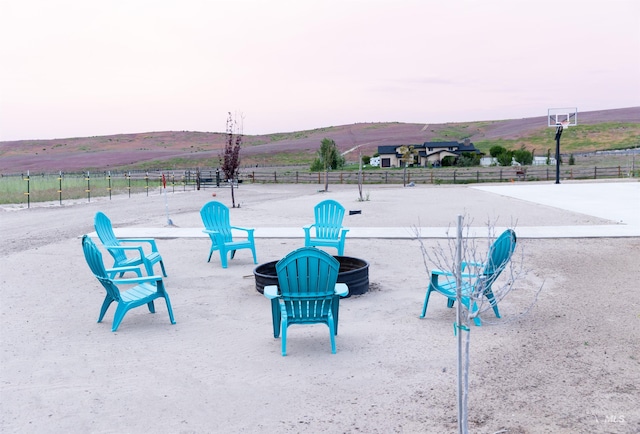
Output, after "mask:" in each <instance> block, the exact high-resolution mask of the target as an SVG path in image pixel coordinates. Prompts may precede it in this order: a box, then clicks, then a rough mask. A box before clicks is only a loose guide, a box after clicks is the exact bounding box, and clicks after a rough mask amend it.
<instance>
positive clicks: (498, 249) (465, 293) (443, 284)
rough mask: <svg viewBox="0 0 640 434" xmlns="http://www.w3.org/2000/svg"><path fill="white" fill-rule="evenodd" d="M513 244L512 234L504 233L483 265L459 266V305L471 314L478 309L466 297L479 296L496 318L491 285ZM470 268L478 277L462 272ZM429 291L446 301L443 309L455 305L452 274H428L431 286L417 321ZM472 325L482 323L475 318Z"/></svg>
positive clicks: (428, 293) (425, 302) (438, 271)
mask: <svg viewBox="0 0 640 434" xmlns="http://www.w3.org/2000/svg"><path fill="white" fill-rule="evenodd" d="M516 241H517V239H516V233H515V232H514V231H513V230H512V229H507V230H506V231H504V232H503V233H502V234H500V236H499V237H498V238H496V240H495V241H494V242H493V243H492V244H491V247H490V248H489V253H488V255H487V262H486V263H475V262H463V263H462V264H461V265H462V273H463V274H462V285H461V286H462V287H461V295H462V297H461V300H462V304H464V305H465V307H466V308H467V309H469V310H470V311H471V312H477V310H478V306H477V304H476V302H475V301H474V302H473V303H471V302H470V296H471V295H472V294H478V293H479V292H482V293H483V294H484V296H485V297H487V299H488V300H489V303H490V304H491V307H492V308H493V312H494V313H495V314H496V317H497V318H500V311H499V310H498V302H497V301H496V299H495V297H494V296H493V291H492V290H491V285H492V284H493V282H495V280H496V279H497V278H498V276H500V273H502V270H504V269H505V267H506V266H507V264H508V263H509V260H510V259H511V255H512V254H513V251H514V250H515V248H516ZM471 267H473V268H475V269H477V270H480V273H478V274H473V273H465V270H467V269H468V268H471ZM440 276H442V277H444V279H443V281H440V279H439V278H440ZM432 291H436V292H439V293H440V294H442V295H444V296H445V297H447V298H448V300H447V306H448V307H449V308H452V307H453V305H454V303H455V301H456V281H455V276H454V274H453V272H451V271H441V270H433V271H432V272H431V282H430V283H429V288H428V289H427V294H426V296H425V298H424V305H423V306H422V315H420V318H424V317H425V315H426V313H427V305H428V304H429V295H431V292H432ZM473 322H474V323H475V324H476V325H477V326H479V325H481V323H482V322H481V321H480V318H479V317H475V318H474V319H473Z"/></svg>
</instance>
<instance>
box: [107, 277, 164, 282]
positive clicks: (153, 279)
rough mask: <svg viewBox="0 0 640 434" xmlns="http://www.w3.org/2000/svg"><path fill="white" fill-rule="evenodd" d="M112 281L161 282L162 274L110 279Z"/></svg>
mask: <svg viewBox="0 0 640 434" xmlns="http://www.w3.org/2000/svg"><path fill="white" fill-rule="evenodd" d="M111 280H112V281H113V282H114V283H117V284H121V283H145V282H162V276H145V277H130V278H127V279H111Z"/></svg>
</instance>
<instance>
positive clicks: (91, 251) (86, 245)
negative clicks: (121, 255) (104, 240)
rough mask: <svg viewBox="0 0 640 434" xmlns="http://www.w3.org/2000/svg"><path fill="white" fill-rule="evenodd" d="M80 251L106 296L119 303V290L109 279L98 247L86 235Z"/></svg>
mask: <svg viewBox="0 0 640 434" xmlns="http://www.w3.org/2000/svg"><path fill="white" fill-rule="evenodd" d="M82 250H83V251H84V258H85V259H86V261H87V264H88V265H89V268H90V269H91V272H92V273H93V275H94V276H95V277H96V278H97V279H98V281H99V282H100V283H101V284H102V286H104V289H105V290H106V291H107V294H108V296H109V297H111V298H112V299H113V300H115V301H120V290H119V289H118V287H117V286H116V285H114V284H113V282H112V281H111V279H110V278H109V275H108V273H107V270H106V269H105V267H104V262H103V260H102V253H100V250H99V249H98V247H97V246H96V245H95V243H94V242H93V241H91V238H89V237H88V236H87V235H84V236H83V237H82Z"/></svg>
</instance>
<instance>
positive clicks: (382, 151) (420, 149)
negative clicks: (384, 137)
mask: <svg viewBox="0 0 640 434" xmlns="http://www.w3.org/2000/svg"><path fill="white" fill-rule="evenodd" d="M401 146H403V145H392V146H378V154H379V156H380V167H404V164H405V163H404V161H402V154H401V153H400V152H399V149H400V147H401ZM411 146H413V149H414V151H415V152H416V155H415V157H414V163H413V165H418V166H423V167H429V166H433V167H439V166H441V165H442V160H443V159H444V158H445V157H453V158H458V157H459V156H461V155H462V154H463V153H466V152H470V153H473V154H478V155H482V152H480V151H479V150H478V149H476V147H475V146H473V143H471V142H470V141H469V139H465V141H464V142H463V143H459V142H424V143H423V144H420V145H411ZM410 165H411V164H410Z"/></svg>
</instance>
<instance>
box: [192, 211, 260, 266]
mask: <svg viewBox="0 0 640 434" xmlns="http://www.w3.org/2000/svg"><path fill="white" fill-rule="evenodd" d="M200 216H201V217H202V223H204V227H205V229H204V230H203V231H202V232H204V233H206V234H208V235H209V237H210V238H211V250H209V259H207V262H210V261H211V255H212V254H213V252H215V251H216V250H218V251H219V252H220V262H221V263H222V268H227V257H228V256H229V253H231V259H233V257H234V256H235V254H236V250H240V249H251V253H253V263H254V264H257V263H258V260H257V259H256V245H255V241H254V239H253V231H254V230H255V229H247V228H241V227H238V226H231V223H230V222H229V208H228V207H227V206H226V205H223V204H222V203H220V202H217V201H215V200H214V201H211V202H208V203H206V204H205V205H204V206H203V207H202V209H200ZM232 230H238V231H244V232H246V233H247V239H246V240H241V241H238V240H234V239H233V234H232Z"/></svg>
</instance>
